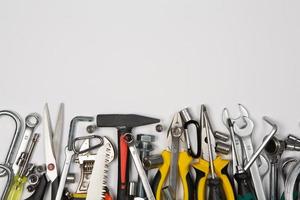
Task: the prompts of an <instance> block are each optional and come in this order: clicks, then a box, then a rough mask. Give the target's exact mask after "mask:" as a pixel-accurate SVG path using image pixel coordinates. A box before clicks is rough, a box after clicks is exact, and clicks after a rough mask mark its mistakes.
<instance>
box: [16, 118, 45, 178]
mask: <svg viewBox="0 0 300 200" xmlns="http://www.w3.org/2000/svg"><path fill="white" fill-rule="evenodd" d="M39 123H40V117H39V115H38V114H37V113H32V114H29V115H27V116H26V118H25V130H24V134H23V138H22V141H21V144H20V146H19V149H18V152H17V155H16V159H15V160H16V161H15V163H14V164H13V172H14V174H17V173H18V171H19V168H20V166H19V165H18V163H17V161H18V159H19V157H20V156H21V154H22V153H23V152H25V151H26V149H27V146H28V143H29V141H30V140H31V137H32V134H33V132H34V129H35V128H36V127H37V126H38V124H39Z"/></svg>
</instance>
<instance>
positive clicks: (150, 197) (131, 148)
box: [123, 133, 155, 200]
mask: <svg viewBox="0 0 300 200" xmlns="http://www.w3.org/2000/svg"><path fill="white" fill-rule="evenodd" d="M123 137H124V139H125V141H126V142H127V144H128V148H129V151H130V153H131V157H132V159H133V162H134V165H135V167H136V170H137V172H138V174H139V177H140V179H141V181H142V183H143V186H144V190H145V193H146V196H147V199H148V200H155V196H154V194H153V192H152V189H151V185H150V183H149V180H148V176H147V174H146V172H145V170H144V168H143V164H142V162H141V160H140V157H139V153H138V150H137V149H136V146H135V140H134V136H133V135H132V134H131V133H126V134H124V136H123Z"/></svg>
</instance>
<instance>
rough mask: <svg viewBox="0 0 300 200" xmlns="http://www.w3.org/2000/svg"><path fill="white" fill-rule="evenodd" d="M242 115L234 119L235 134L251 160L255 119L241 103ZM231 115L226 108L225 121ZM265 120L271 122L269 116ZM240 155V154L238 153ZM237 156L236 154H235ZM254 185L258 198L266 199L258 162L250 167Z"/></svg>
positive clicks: (247, 157)
mask: <svg viewBox="0 0 300 200" xmlns="http://www.w3.org/2000/svg"><path fill="white" fill-rule="evenodd" d="M239 110H240V116H239V117H238V118H236V119H232V121H233V128H234V132H235V134H236V135H237V136H238V137H239V138H240V139H241V142H242V147H243V150H244V152H245V155H246V159H247V160H249V159H250V158H251V157H252V156H253V153H254V150H253V144H252V138H251V136H252V132H253V128H254V123H253V121H252V120H251V119H250V118H249V114H248V112H247V110H246V108H245V107H244V106H242V105H241V104H239ZM228 117H229V114H228V110H227V109H224V112H223V121H224V120H225V121H226V118H228ZM264 120H265V121H267V122H268V123H269V120H268V119H267V118H264ZM237 156H239V155H237ZM233 157H236V156H233ZM250 172H251V176H252V181H253V186H254V189H255V192H256V195H257V198H258V199H260V200H266V195H265V192H264V189H263V184H262V180H261V177H260V172H259V169H258V165H257V162H256V161H255V163H254V164H253V165H252V166H251V168H250Z"/></svg>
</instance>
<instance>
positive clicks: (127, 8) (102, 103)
mask: <svg viewBox="0 0 300 200" xmlns="http://www.w3.org/2000/svg"><path fill="white" fill-rule="evenodd" d="M299 9H300V2H299V1H293V0H291V1H280V0H274V1H267V0H253V1H201V2H199V1H184V2H183V1H182V2H179V1H122V2H115V1H77V0H73V1H47V2H46V1H5V0H4V1H1V2H0V69H1V78H0V105H1V109H12V110H14V111H17V112H18V113H19V114H20V115H21V116H22V117H23V118H24V117H25V116H26V115H27V114H28V113H30V112H39V113H41V112H42V109H43V105H44V103H45V102H48V103H49V104H50V110H51V111H52V113H53V117H52V119H53V121H54V119H55V117H56V112H57V109H58V103H60V102H64V103H65V107H66V117H65V118H66V122H65V132H64V145H65V144H66V143H65V141H66V137H67V133H68V126H69V122H70V120H71V119H72V118H73V117H74V116H76V115H93V116H95V115H96V114H99V113H137V114H144V115H148V116H152V117H158V118H161V119H163V122H164V124H165V125H166V126H167V124H168V123H169V122H170V120H171V117H172V115H173V114H174V113H175V112H176V111H178V110H179V109H182V108H183V107H185V106H189V107H191V108H192V109H193V114H194V116H195V117H196V118H198V115H199V108H200V105H201V104H202V103H205V104H207V106H208V108H209V110H210V113H211V117H212V120H213V123H214V127H215V128H216V129H218V130H222V131H225V129H224V126H223V125H222V122H221V111H222V109H223V108H224V107H225V106H226V107H229V108H230V109H231V110H232V111H233V112H234V113H233V115H237V114H238V113H237V106H236V105H237V103H242V104H244V105H245V106H246V107H247V108H248V110H249V112H250V115H251V117H252V118H253V120H254V121H255V125H256V128H255V132H254V138H255V141H256V142H257V143H256V144H258V143H259V141H261V138H262V137H263V136H264V134H265V133H266V132H267V126H266V125H265V124H264V123H263V121H262V119H261V118H262V116H263V115H267V116H269V117H271V118H272V119H273V120H275V121H276V122H277V123H278V125H279V127H280V130H279V133H278V134H279V135H280V137H284V136H285V135H287V134H288V133H293V134H295V135H299V132H300V129H299V124H298V123H299V95H300V91H299V86H300V79H299V72H300V68H299V67H298V65H299V64H300V61H299V53H300V50H299V46H300V37H299V35H300V24H299V23H300V14H299ZM7 121H8V120H6V119H2V120H1V127H2V128H1V141H2V142H1V145H0V152H1V153H0V157H1V158H4V156H5V155H6V152H7V149H8V141H9V140H10V139H11V137H12V134H11V132H9V129H8V128H9V127H7V125H6V124H5V122H7ZM41 127H42V126H40V129H39V130H38V131H39V132H40V131H41ZM83 131H84V129H82V131H80V132H81V134H83ZM136 132H137V130H136ZM138 132H144V133H154V129H153V127H152V128H148V130H140V131H138ZM99 133H100V134H109V135H110V136H111V137H112V138H113V139H114V141H116V134H115V133H114V130H109V129H105V130H103V131H102V130H100V131H99ZM78 135H80V133H78ZM159 137H160V138H161V139H160V140H159V142H157V143H156V146H157V148H158V149H156V151H157V152H159V151H160V149H162V148H164V147H165V146H166V143H164V142H163V141H165V138H166V137H165V133H161V134H160V135H159ZM41 141H42V140H41ZM159 148H160V149H159ZM43 154H44V153H43V146H42V142H41V143H39V144H38V151H36V153H35V155H34V160H35V161H37V160H38V163H41V162H42V159H43ZM62 157H63V156H62ZM62 159H63V158H62ZM115 164H116V161H114V163H113V166H112V169H113V170H115V171H116V165H115ZM115 178H116V176H115V175H111V179H112V180H115Z"/></svg>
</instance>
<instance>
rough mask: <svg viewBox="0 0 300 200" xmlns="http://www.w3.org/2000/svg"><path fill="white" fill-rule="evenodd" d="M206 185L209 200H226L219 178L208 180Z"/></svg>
mask: <svg viewBox="0 0 300 200" xmlns="http://www.w3.org/2000/svg"><path fill="white" fill-rule="evenodd" d="M207 185H208V188H209V194H208V199H209V200H226V197H225V193H224V191H223V188H222V184H221V181H220V179H219V178H214V179H211V178H210V179H208V180H207Z"/></svg>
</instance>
